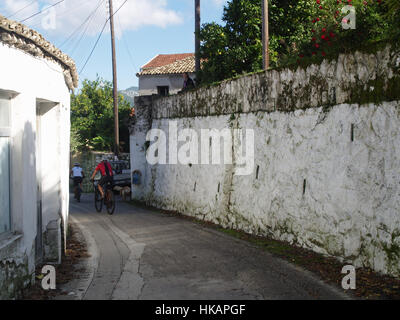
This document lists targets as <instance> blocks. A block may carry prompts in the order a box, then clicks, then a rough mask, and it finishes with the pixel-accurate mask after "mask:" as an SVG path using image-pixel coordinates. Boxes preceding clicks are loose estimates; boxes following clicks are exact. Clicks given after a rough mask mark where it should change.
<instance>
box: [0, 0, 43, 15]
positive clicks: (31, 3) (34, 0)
mask: <svg viewBox="0 0 400 320" xmlns="http://www.w3.org/2000/svg"><path fill="white" fill-rule="evenodd" d="M35 2H36V0H33V1H32V2H30V3H29V4H27V5H26V6H25V7H23V8H21V9H19V10H18V11H16V12H14V13H13V14H12V15H10V16H8V17H7V19H10V18H11V17H14V16H15V15H16V14H18V13H20V12H21V11H23V10H25V9H26V8H28V7H30V6H31V5H33V4H34V3H35Z"/></svg>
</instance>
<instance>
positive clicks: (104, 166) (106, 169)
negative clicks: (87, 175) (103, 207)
mask: <svg viewBox="0 0 400 320" xmlns="http://www.w3.org/2000/svg"><path fill="white" fill-rule="evenodd" d="M99 171H100V173H101V179H100V181H99V184H98V186H99V191H100V194H101V198H102V199H104V185H105V184H107V183H108V182H110V183H111V184H114V174H113V170H112V167H111V164H110V163H109V162H108V161H107V160H103V161H102V162H100V163H99V164H98V165H97V167H96V169H94V171H93V174H92V178H91V179H92V181H93V180H94V177H95V176H96V174H97V172H99Z"/></svg>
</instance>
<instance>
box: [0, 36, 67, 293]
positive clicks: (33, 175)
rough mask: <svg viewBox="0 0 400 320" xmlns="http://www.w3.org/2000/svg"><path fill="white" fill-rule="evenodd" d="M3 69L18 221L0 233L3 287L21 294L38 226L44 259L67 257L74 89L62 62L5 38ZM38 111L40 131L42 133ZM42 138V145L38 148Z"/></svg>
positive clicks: (0, 83) (0, 51) (0, 81)
mask: <svg viewBox="0 0 400 320" xmlns="http://www.w3.org/2000/svg"><path fill="white" fill-rule="evenodd" d="M0 69H1V70H2V72H1V75H0V89H1V90H2V92H9V93H12V98H11V134H10V157H11V158H10V164H11V165H10V177H11V181H10V189H11V190H10V191H11V199H10V202H11V205H10V206H11V222H12V227H11V231H10V234H9V235H7V234H6V235H4V234H3V235H1V236H0V258H1V259H0V269H1V270H2V272H0V288H3V287H10V286H13V289H12V290H11V289H10V290H11V291H12V292H13V293H14V296H15V294H16V293H17V292H18V290H20V289H21V286H22V284H25V283H26V281H25V280H26V279H25V277H28V278H29V279H32V274H33V272H34V268H35V258H37V257H36V256H35V239H36V237H37V233H38V232H39V234H40V233H42V236H43V239H44V240H43V259H44V261H45V262H51V263H58V262H59V261H60V259H61V252H62V239H63V236H64V235H63V232H65V231H66V230H65V229H62V228H61V226H65V225H67V218H68V202H69V190H68V183H69V178H68V171H69V139H70V138H69V137H70V135H69V131H70V120H69V110H70V94H69V89H68V86H67V84H66V82H65V78H64V74H63V70H62V68H61V66H59V65H58V64H57V63H54V62H52V61H49V60H45V59H42V58H40V57H34V56H31V55H29V54H27V53H26V52H24V51H22V50H19V49H16V48H12V47H9V46H7V45H5V44H3V43H1V42H0ZM38 115H39V116H40V118H41V121H40V122H41V135H40V136H39V135H38V134H37V116H38ZM38 139H40V145H41V150H40V151H39V150H38V149H37V148H36V145H37V140H38ZM39 159H40V162H39ZM37 167H40V169H41V170H40V171H41V172H42V175H41V182H42V183H41V188H42V219H43V220H42V230H40V231H38V228H37V195H38V193H37V181H38V177H37V170H36V169H37ZM15 235H17V237H15ZM49 239H52V240H49ZM10 247H12V248H13V250H10ZM6 253H7V254H6ZM10 266H11V267H12V270H18V272H8V271H5V270H11V269H10V268H11V267H10ZM16 266H18V268H17V267H16ZM5 268H8V269H5ZM21 279H23V280H22V281H21ZM9 296H12V295H11V294H10V293H9V292H4V290H3V289H1V291H0V298H1V297H9Z"/></svg>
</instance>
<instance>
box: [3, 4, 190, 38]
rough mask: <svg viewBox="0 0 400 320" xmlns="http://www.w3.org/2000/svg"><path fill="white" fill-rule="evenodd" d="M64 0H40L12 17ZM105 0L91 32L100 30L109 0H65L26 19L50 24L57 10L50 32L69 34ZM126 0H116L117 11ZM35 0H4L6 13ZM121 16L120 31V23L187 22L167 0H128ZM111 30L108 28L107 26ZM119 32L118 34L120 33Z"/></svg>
mask: <svg viewBox="0 0 400 320" xmlns="http://www.w3.org/2000/svg"><path fill="white" fill-rule="evenodd" d="M58 1H60V0H42V1H40V2H39V1H37V2H35V3H34V5H32V6H30V7H28V8H26V9H25V10H23V11H22V12H20V13H18V14H17V15H15V16H13V17H12V19H15V20H22V19H24V18H26V17H29V16H30V15H31V14H33V13H36V12H38V11H39V10H41V9H42V10H43V9H44V8H46V7H49V6H50V5H52V4H55V3H57V2H58ZM100 1H102V3H101V5H100V7H99V8H98V10H97V12H96V14H95V15H94V16H93V18H92V21H91V23H90V26H89V28H88V30H87V34H89V35H95V34H98V33H99V32H100V30H101V27H102V26H103V24H104V22H105V21H106V19H107V17H108V0H97V1H95V0H91V1H85V0H65V1H64V2H63V3H60V4H58V5H57V6H55V7H54V8H53V9H51V10H47V11H46V12H43V13H42V14H40V15H38V16H36V17H34V18H32V19H30V20H28V21H26V22H25V23H26V24H27V25H29V26H30V27H32V28H35V29H42V27H43V25H44V24H43V21H46V22H47V23H46V22H45V24H46V25H49V23H48V22H49V21H51V20H52V15H54V14H55V19H53V20H54V21H55V25H54V29H48V30H46V31H47V32H49V33H51V34H54V35H61V36H63V35H69V34H70V33H71V32H72V31H73V30H74V29H76V28H77V27H78V26H79V25H81V24H82V22H83V21H84V20H85V19H86V18H87V17H88V16H89V15H90V13H92V12H93V11H94V10H95V8H96V7H97V6H98V5H99V3H100ZM124 1H125V0H114V1H113V9H114V12H115V11H117V9H118V8H119V7H120V6H121V5H122V4H123V3H124ZM30 2H32V1H31V0H6V1H5V4H3V8H2V9H3V10H5V11H6V14H5V15H6V16H8V15H10V14H11V13H14V12H16V11H18V10H19V9H21V8H23V7H24V6H26V5H28V4H29V3H30ZM116 16H117V19H118V27H117V28H116V29H117V31H118V33H120V32H121V29H120V28H119V26H121V27H122V30H123V31H126V30H137V29H138V28H140V27H143V26H157V27H162V28H165V27H167V26H169V25H177V24H181V23H182V22H183V18H182V17H181V14H180V13H178V12H177V11H175V10H172V9H169V8H168V3H167V1H166V0H151V1H148V0H146V1H143V0H128V1H127V2H126V3H125V4H124V6H123V7H122V8H121V9H120V10H119V11H118V13H116ZM105 31H106V32H108V28H106V30H105ZM118 33H117V36H118Z"/></svg>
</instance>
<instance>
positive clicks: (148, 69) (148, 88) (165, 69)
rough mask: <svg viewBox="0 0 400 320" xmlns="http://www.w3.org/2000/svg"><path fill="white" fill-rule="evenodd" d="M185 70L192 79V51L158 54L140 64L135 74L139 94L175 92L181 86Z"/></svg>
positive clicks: (193, 66) (193, 61)
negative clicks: (139, 68)
mask: <svg viewBox="0 0 400 320" xmlns="http://www.w3.org/2000/svg"><path fill="white" fill-rule="evenodd" d="M185 72H187V73H188V74H189V76H190V78H192V79H193V80H195V79H196V73H195V58H194V54H193V53H182V54H159V55H157V56H156V57H154V58H153V59H151V60H150V61H149V62H148V63H146V64H145V65H144V66H142V68H141V71H140V72H139V73H138V74H137V77H138V78H139V95H141V96H146V95H153V94H157V95H161V96H168V95H170V94H176V93H178V92H179V91H181V90H182V88H183V82H184V79H183V73H185Z"/></svg>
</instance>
